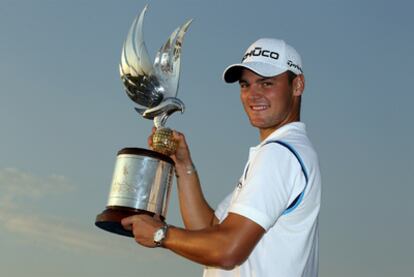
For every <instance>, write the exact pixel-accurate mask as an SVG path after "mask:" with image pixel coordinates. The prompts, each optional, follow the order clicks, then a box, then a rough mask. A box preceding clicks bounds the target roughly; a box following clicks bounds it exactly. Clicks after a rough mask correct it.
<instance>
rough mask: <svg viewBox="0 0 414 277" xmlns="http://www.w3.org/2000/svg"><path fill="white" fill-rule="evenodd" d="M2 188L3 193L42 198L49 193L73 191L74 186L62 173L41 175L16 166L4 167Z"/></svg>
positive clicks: (1, 170)
mask: <svg viewBox="0 0 414 277" xmlns="http://www.w3.org/2000/svg"><path fill="white" fill-rule="evenodd" d="M0 190H1V192H2V193H3V195H4V194H7V195H12V196H24V197H30V198H40V197H42V196H45V195H48V194H56V193H64V192H68V191H72V190H74V186H73V185H71V184H70V182H69V181H68V180H67V178H65V177H64V176H61V175H55V174H52V175H49V176H46V177H40V176H35V175H33V174H30V173H28V172H24V171H22V170H19V169H16V168H2V169H0Z"/></svg>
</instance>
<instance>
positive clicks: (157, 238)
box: [154, 229, 164, 242]
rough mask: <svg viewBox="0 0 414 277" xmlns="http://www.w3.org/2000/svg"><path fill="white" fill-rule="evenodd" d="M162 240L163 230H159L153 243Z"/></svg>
mask: <svg viewBox="0 0 414 277" xmlns="http://www.w3.org/2000/svg"><path fill="white" fill-rule="evenodd" d="M163 238H164V230H163V229H159V230H158V231H157V232H155V234H154V241H156V242H160V241H161V240H162V239H163Z"/></svg>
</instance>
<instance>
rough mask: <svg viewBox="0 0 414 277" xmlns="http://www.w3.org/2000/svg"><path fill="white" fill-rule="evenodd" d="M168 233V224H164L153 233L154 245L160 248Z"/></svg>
mask: <svg viewBox="0 0 414 277" xmlns="http://www.w3.org/2000/svg"><path fill="white" fill-rule="evenodd" d="M167 231H168V224H166V223H164V226H162V227H161V228H159V229H158V230H157V231H155V233H154V243H155V245H156V246H157V247H160V246H162V242H163V241H164V239H165V237H166V236H167Z"/></svg>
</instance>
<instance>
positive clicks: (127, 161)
mask: <svg viewBox="0 0 414 277" xmlns="http://www.w3.org/2000/svg"><path fill="white" fill-rule="evenodd" d="M146 10H147V6H146V7H145V8H144V9H143V10H142V12H141V13H140V15H139V16H138V17H137V18H136V19H135V20H134V22H133V24H132V26H131V28H130V30H129V33H128V36H127V38H126V40H125V43H124V46H123V49H122V56H121V63H120V65H119V70H120V75H121V79H122V82H123V85H124V88H125V91H126V93H127V95H128V96H129V98H130V99H131V100H132V101H134V102H135V103H136V104H138V107H136V108H135V110H136V111H137V112H138V113H139V114H140V115H142V117H144V118H146V119H152V120H153V122H154V125H155V127H156V131H155V133H154V134H153V141H152V146H153V150H154V151H153V150H148V149H142V148H124V149H122V150H120V151H119V152H118V155H117V160H116V163H115V169H114V174H113V178H112V184H111V189H110V193H109V197H108V203H107V206H106V209H105V210H104V211H103V212H102V213H101V214H99V215H98V216H97V217H96V221H95V225H96V226H98V227H99V228H102V229H104V230H106V231H109V232H112V233H116V234H120V235H125V236H133V235H132V233H131V232H130V231H127V230H125V229H124V228H123V227H122V225H121V224H120V221H121V220H122V218H124V217H127V216H131V215H134V214H140V213H146V214H150V215H159V216H160V218H161V219H162V220H165V216H166V212H167V206H168V200H169V193H170V190H171V183H172V177H173V174H174V170H173V169H174V162H173V160H172V159H171V158H170V157H169V156H170V155H171V154H173V153H174V152H175V150H176V147H177V145H176V141H175V140H174V139H173V133H172V130H171V129H169V128H166V127H165V124H166V122H167V119H168V117H169V116H170V115H171V114H173V113H174V112H176V111H180V112H181V113H183V112H184V103H183V102H182V101H181V100H180V99H178V98H177V91H178V82H179V77H180V58H181V47H182V43H183V39H184V35H185V33H186V32H187V30H188V28H189V26H190V24H191V21H192V20H189V21H187V22H186V23H184V24H183V25H182V26H180V27H179V28H177V29H176V30H174V32H172V34H171V35H170V37H169V38H168V39H167V41H166V42H165V44H164V45H163V46H162V47H161V48H160V50H159V51H158V52H157V54H156V57H155V61H154V63H153V64H151V63H150V58H149V55H148V51H147V48H146V46H145V43H144V39H143V20H144V16H145V12H146Z"/></svg>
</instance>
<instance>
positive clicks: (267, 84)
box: [262, 82, 273, 88]
mask: <svg viewBox="0 0 414 277" xmlns="http://www.w3.org/2000/svg"><path fill="white" fill-rule="evenodd" d="M271 86H273V83H272V82H263V83H262V87H264V88H270V87H271Z"/></svg>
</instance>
